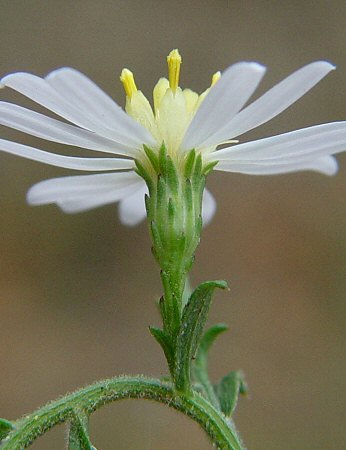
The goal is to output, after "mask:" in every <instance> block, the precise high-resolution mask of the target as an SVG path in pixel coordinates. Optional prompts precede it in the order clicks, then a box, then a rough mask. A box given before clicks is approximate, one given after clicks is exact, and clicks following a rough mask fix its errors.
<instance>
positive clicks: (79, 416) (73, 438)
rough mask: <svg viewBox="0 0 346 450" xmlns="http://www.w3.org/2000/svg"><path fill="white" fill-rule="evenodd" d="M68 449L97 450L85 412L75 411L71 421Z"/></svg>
mask: <svg viewBox="0 0 346 450" xmlns="http://www.w3.org/2000/svg"><path fill="white" fill-rule="evenodd" d="M68 450H95V447H94V446H93V445H92V444H91V442H90V439H89V434H88V417H87V415H86V414H85V413H84V412H79V411H78V412H76V411H75V412H74V413H73V418H72V419H71V421H70V430H69V438H68Z"/></svg>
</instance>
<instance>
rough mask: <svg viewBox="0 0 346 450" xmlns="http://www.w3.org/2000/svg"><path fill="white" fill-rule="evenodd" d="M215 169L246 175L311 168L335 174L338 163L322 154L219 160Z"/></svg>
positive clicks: (274, 173) (276, 173)
mask: <svg viewBox="0 0 346 450" xmlns="http://www.w3.org/2000/svg"><path fill="white" fill-rule="evenodd" d="M215 170H222V171H225V172H235V173H243V174H247V175H279V174H283V173H291V172H300V171H304V170H313V171H315V172H320V173H323V174H324V175H335V173H336V172H337V170H338V163H337V161H336V159H335V158H334V157H333V156H323V157H320V158H316V159H313V160H309V159H298V160H294V161H292V160H288V161H280V162H276V163H274V162H267V161H257V162H252V161H220V162H219V163H218V164H217V165H216V167H215Z"/></svg>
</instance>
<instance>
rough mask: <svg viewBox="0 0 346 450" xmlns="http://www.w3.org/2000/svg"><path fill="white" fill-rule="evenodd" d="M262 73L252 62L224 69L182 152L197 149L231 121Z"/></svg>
mask: <svg viewBox="0 0 346 450" xmlns="http://www.w3.org/2000/svg"><path fill="white" fill-rule="evenodd" d="M265 71H266V68H265V67H264V66H262V65H260V64H258V63H254V62H241V63H237V64H233V65H232V66H230V67H229V68H228V69H226V70H225V71H224V72H223V74H222V76H221V78H220V79H219V80H218V81H217V83H216V84H215V86H213V87H212V88H211V89H210V92H209V93H208V95H207V96H206V98H205V99H204V100H203V102H202V104H201V106H200V107H199V108H198V110H197V112H196V115H195V116H194V118H193V119H192V122H191V124H190V126H189V128H188V130H187V132H186V135H185V137H184V141H183V144H182V148H184V149H187V150H189V149H192V148H196V147H198V146H199V145H200V144H201V143H202V142H203V141H205V140H206V139H207V138H208V137H209V136H210V135H211V134H213V133H215V132H217V131H218V130H219V129H220V128H222V127H223V126H224V125H225V124H226V123H227V122H228V121H230V120H231V119H232V118H233V117H234V116H235V114H236V113H237V112H238V111H239V110H240V109H241V108H242V107H243V106H244V105H245V103H246V102H247V100H248V99H249V98H250V96H251V95H252V94H253V92H254V91H255V89H256V88H257V86H258V84H259V82H260V81H261V79H262V77H263V75H264V73H265Z"/></svg>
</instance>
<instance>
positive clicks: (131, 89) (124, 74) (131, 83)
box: [120, 69, 138, 98]
mask: <svg viewBox="0 0 346 450" xmlns="http://www.w3.org/2000/svg"><path fill="white" fill-rule="evenodd" d="M120 81H121V82H122V84H123V86H124V90H125V93H126V96H127V97H129V98H131V97H132V95H133V94H134V93H135V92H137V90H138V89H137V86H136V83H135V79H134V77H133V73H132V72H131V70H129V69H123V70H122V71H121V75H120Z"/></svg>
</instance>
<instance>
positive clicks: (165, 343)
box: [149, 327, 174, 373]
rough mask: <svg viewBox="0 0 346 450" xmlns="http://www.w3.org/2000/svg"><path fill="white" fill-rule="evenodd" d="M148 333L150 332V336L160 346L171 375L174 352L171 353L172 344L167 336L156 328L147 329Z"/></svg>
mask: <svg viewBox="0 0 346 450" xmlns="http://www.w3.org/2000/svg"><path fill="white" fill-rule="evenodd" d="M149 331H150V333H151V335H152V336H153V337H154V338H155V339H156V340H157V342H158V343H159V344H160V346H161V348H162V350H163V352H164V354H165V356H166V360H167V363H168V367H169V369H170V371H171V373H173V367H174V351H173V347H172V344H171V341H170V338H169V336H168V334H167V333H165V332H164V331H163V330H161V329H160V328H157V327H149Z"/></svg>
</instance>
